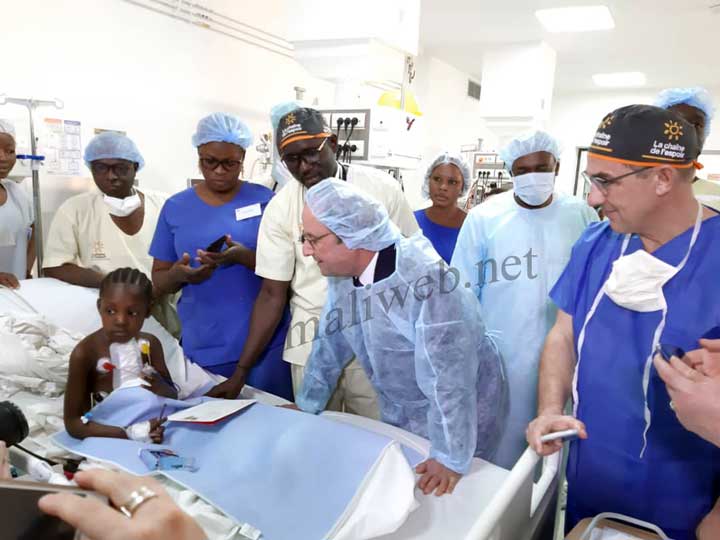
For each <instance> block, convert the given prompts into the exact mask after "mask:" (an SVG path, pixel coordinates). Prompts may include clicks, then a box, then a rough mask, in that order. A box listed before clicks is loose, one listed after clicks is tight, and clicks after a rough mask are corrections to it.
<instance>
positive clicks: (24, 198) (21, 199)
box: [0, 120, 35, 289]
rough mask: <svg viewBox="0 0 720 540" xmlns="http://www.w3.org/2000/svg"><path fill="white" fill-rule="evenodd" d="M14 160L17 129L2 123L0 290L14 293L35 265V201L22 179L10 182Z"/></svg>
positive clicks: (3, 121)
mask: <svg viewBox="0 0 720 540" xmlns="http://www.w3.org/2000/svg"><path fill="white" fill-rule="evenodd" d="M15 159H16V158H15V129H14V127H13V125H12V124H10V123H9V122H6V121H5V120H0V286H5V287H10V288H12V289H17V288H18V287H19V286H20V283H19V280H21V279H25V278H26V277H29V276H30V272H31V270H32V267H33V264H35V226H34V223H35V217H34V216H35V214H34V211H33V206H32V200H31V199H30V197H29V196H28V194H27V193H26V192H25V190H23V189H22V188H21V187H20V185H19V184H18V183H17V182H18V181H20V180H22V179H20V180H17V179H10V178H8V176H9V175H10V171H11V170H12V169H13V167H14V166H15ZM13 180H15V181H13Z"/></svg>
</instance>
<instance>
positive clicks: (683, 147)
mask: <svg viewBox="0 0 720 540" xmlns="http://www.w3.org/2000/svg"><path fill="white" fill-rule="evenodd" d="M699 148H700V146H699V144H698V140H697V135H696V133H695V130H694V129H693V127H692V126H691V125H690V124H689V123H687V122H685V121H684V120H683V119H682V118H681V117H680V116H678V115H676V114H675V113H673V112H671V111H667V110H663V109H660V108H658V107H652V106H650V105H630V106H627V107H623V108H621V109H618V110H616V111H613V112H612V113H610V114H608V115H607V116H606V117H605V118H604V119H603V120H602V122H601V124H600V126H599V127H598V129H597V132H596V134H595V137H594V138H593V141H592V145H591V146H590V150H589V153H588V162H587V169H586V171H585V172H584V174H583V176H584V177H585V179H586V181H588V182H590V183H591V185H592V188H591V191H590V196H589V199H588V202H589V203H590V204H592V205H593V206H595V205H601V206H602V207H603V210H604V211H605V215H606V216H607V218H608V221H604V222H602V223H597V224H593V225H591V226H590V227H588V229H587V230H586V231H585V233H584V234H583V235H582V237H581V238H580V239H579V240H578V242H577V243H576V244H575V246H574V247H573V251H572V255H571V257H570V262H569V263H568V265H567V267H566V268H565V270H564V271H563V274H562V276H561V277H560V279H559V280H558V282H557V284H556V285H555V287H554V288H553V290H552V292H551V297H552V298H553V300H554V301H555V303H556V304H557V306H558V308H559V310H558V316H557V320H556V323H555V325H554V326H553V328H552V330H551V331H550V333H549V335H548V338H547V340H546V342H545V348H544V350H543V354H542V359H541V362H540V377H539V386H538V394H539V395H538V398H539V399H538V417H537V418H536V419H535V420H533V422H532V423H531V424H530V426H529V427H528V442H529V443H530V444H531V445H532V446H533V448H534V449H535V450H536V451H538V452H539V453H541V454H544V455H548V454H551V453H553V452H555V451H557V450H558V449H559V448H560V446H561V445H560V443H558V442H557V441H555V442H552V443H545V444H543V443H542V442H541V440H540V437H541V436H542V435H543V434H546V433H549V432H552V431H558V430H562V429H568V428H575V429H578V430H579V433H580V439H579V440H576V441H573V442H572V443H571V445H570V455H569V459H568V465H567V480H568V504H567V521H566V526H567V527H568V528H572V527H573V526H574V525H575V524H577V522H578V521H580V520H581V519H583V518H586V517H590V516H594V515H596V514H598V513H600V512H618V513H622V514H625V515H628V516H631V517H634V518H637V519H642V520H644V521H648V522H651V523H654V524H656V525H658V526H659V527H660V528H662V529H663V530H664V532H665V534H667V536H668V537H670V538H673V539H675V540H691V539H692V540H694V539H695V538H696V531H697V528H698V526H699V525H700V523H701V522H702V521H703V519H705V516H707V515H708V514H709V513H710V512H711V510H712V508H713V505H714V504H715V502H716V501H717V500H718V497H719V496H720V449H718V448H717V447H715V446H713V445H712V444H711V443H709V442H707V441H705V440H703V439H702V438H701V437H699V436H698V435H696V434H695V433H692V432H690V431H688V430H686V429H685V428H684V427H683V426H682V424H681V423H680V422H679V420H678V418H677V416H676V414H675V411H674V410H673V404H672V403H671V400H670V396H669V395H668V391H667V389H666V387H665V384H664V383H663V381H662V379H661V378H660V377H659V376H658V373H657V371H656V370H655V368H654V367H653V363H652V360H653V357H654V355H655V352H656V351H657V350H658V347H659V346H660V345H662V346H663V347H662V349H663V350H667V349H670V347H671V346H672V347H673V348H681V349H684V350H686V351H690V350H692V349H696V348H698V346H699V342H698V340H699V338H700V337H701V336H703V335H705V334H706V333H707V332H708V331H709V330H710V329H713V328H715V327H716V326H718V325H719V324H720V289H719V288H718V286H717V283H718V276H719V275H720V250H718V243H719V242H720V217H718V214H717V213H716V212H715V211H713V210H711V209H710V208H707V207H703V206H702V205H700V204H699V203H698V201H697V200H696V199H695V197H694V196H693V190H692V181H693V178H694V176H695V167H696V166H699V165H698V164H697V163H696V161H695V159H696V158H697V155H698V152H699ZM571 392H572V396H573V400H574V408H575V410H574V416H564V415H563V410H564V407H565V403H566V401H567V399H568V397H569V396H570V394H571Z"/></svg>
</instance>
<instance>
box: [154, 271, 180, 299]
mask: <svg viewBox="0 0 720 540" xmlns="http://www.w3.org/2000/svg"><path fill="white" fill-rule="evenodd" d="M152 282H153V293H154V295H155V297H156V298H157V297H159V296H163V295H165V294H174V293H176V292H178V291H179V290H180V289H182V286H183V285H184V283H182V281H180V280H179V279H178V278H177V277H175V275H174V273H173V272H172V268H167V269H165V268H164V269H162V270H153V273H152Z"/></svg>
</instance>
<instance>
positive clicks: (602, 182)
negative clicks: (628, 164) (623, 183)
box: [580, 166, 653, 195]
mask: <svg viewBox="0 0 720 540" xmlns="http://www.w3.org/2000/svg"><path fill="white" fill-rule="evenodd" d="M652 168H653V166H649V167H643V168H641V169H638V170H637V171H632V172H629V173H627V174H623V175H620V176H616V177H615V178H603V177H602V176H594V175H589V174H588V173H586V172H585V171H583V172H581V173H580V174H581V175H582V177H583V180H585V184H592V185H593V186H595V187H596V188H598V190H599V191H600V193H602V194H603V195H607V193H608V190H609V189H610V186H612V185H613V184H616V183H618V182H619V181H620V180H622V179H623V178H627V177H628V176H632V175H633V174H638V173H641V172H643V171H647V170H648V169H652Z"/></svg>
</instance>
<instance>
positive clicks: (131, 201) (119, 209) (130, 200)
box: [103, 190, 142, 217]
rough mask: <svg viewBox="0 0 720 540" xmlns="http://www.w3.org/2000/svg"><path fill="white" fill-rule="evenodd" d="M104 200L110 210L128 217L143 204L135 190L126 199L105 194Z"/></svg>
mask: <svg viewBox="0 0 720 540" xmlns="http://www.w3.org/2000/svg"><path fill="white" fill-rule="evenodd" d="M103 201H105V206H107V207H108V212H110V214H111V215H113V216H117V217H127V216H129V215H130V214H132V213H133V212H134V211H135V210H137V209H138V208H140V207H141V206H142V201H141V200H140V195H138V193H137V191H135V190H133V193H132V195H130V196H129V197H125V198H124V199H118V198H117V197H110V196H108V195H103Z"/></svg>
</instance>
